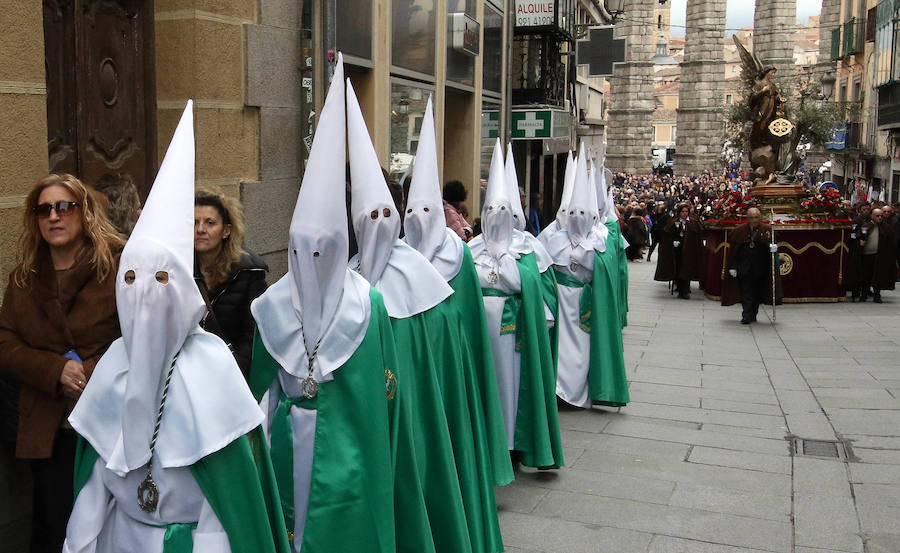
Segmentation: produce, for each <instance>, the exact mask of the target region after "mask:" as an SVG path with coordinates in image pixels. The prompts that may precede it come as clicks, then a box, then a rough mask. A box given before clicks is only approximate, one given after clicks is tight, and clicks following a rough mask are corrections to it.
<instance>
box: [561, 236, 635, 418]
mask: <svg viewBox="0 0 900 553" xmlns="http://www.w3.org/2000/svg"><path fill="white" fill-rule="evenodd" d="M607 244H609V242H607ZM618 276H619V268H618V261H617V259H616V254H615V252H614V251H613V249H612V248H607V249H606V251H604V252H598V251H596V250H595V251H594V271H593V277H592V280H591V282H588V283H583V282H581V281H580V280H578V279H577V278H574V277H572V276H569V275H567V274H565V273H558V274H557V279H558V280H559V284H560V285H561V286H568V287H571V288H581V289H582V292H581V299H580V302H579V303H580V312H581V318H580V319H581V323H580V324H579V326H580V328H581V330H583V331H584V332H586V333H587V334H589V335H590V348H591V351H590V365H589V369H588V396H589V397H590V399H591V403H593V404H594V405H606V406H610V407H623V406H624V405H626V404H627V403H628V402H629V401H630V396H629V393H628V380H627V378H626V376H625V355H624V348H623V344H622V327H621V320H622V318H621V316H620V315H619V310H618V304H619V301H618V294H619V289H618V282H619V279H618Z"/></svg>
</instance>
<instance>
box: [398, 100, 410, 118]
mask: <svg viewBox="0 0 900 553" xmlns="http://www.w3.org/2000/svg"><path fill="white" fill-rule="evenodd" d="M397 111H399V112H400V115H408V114H409V99H408V98H407V97H406V96H404V97H402V98H400V102H399V103H398V110H397Z"/></svg>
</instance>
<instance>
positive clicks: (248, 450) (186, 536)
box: [74, 428, 291, 553]
mask: <svg viewBox="0 0 900 553" xmlns="http://www.w3.org/2000/svg"><path fill="white" fill-rule="evenodd" d="M99 457H100V456H99V455H98V454H97V452H96V451H95V450H94V448H93V447H91V445H90V444H89V443H88V442H87V441H86V440H84V439H79V441H78V449H77V451H76V453H75V474H74V483H75V497H76V498H77V497H78V494H79V492H81V489H82V488H83V487H84V486H85V484H87V482H88V479H89V478H90V476H91V472H92V471H93V468H94V465H95V463H96V462H97V459H99ZM190 471H191V474H192V475H193V476H194V479H195V480H196V481H197V484H198V485H199V486H200V490H201V491H202V492H203V496H204V497H205V498H206V501H207V502H208V503H209V505H210V507H212V510H213V512H214V513H215V514H216V517H217V518H218V519H219V522H220V523H221V524H222V527H223V528H224V529H225V533H226V534H227V535H228V543H229V545H230V547H231V551H232V553H257V552H260V553H290V551H291V548H290V544H289V543H288V537H287V531H286V530H285V527H284V519H283V518H282V516H281V509H280V507H279V498H278V491H277V488H276V485H275V475H274V472H273V470H272V462H271V460H270V459H269V450H268V448H267V447H266V446H265V444H264V440H263V437H262V433H261V431H260V429H259V428H256V429H255V430H253V431H252V432H250V433H248V434H245V435H244V436H241V437H240V438H238V439H236V440H235V441H233V442H231V443H230V444H228V445H227V446H225V447H224V448H222V449H220V450H219V451H217V452H215V453H211V454H209V455H207V456H206V457H204V458H203V459H200V460H199V461H197V462H196V463H194V464H193V465H191V466H190ZM235 498H240V501H235ZM190 530H191V526H190V525H188V524H172V525H169V527H168V528H167V531H166V537H165V545H164V548H165V549H164V550H165V552H166V553H189V552H190V551H191V550H192V549H193V541H192V539H191V533H190Z"/></svg>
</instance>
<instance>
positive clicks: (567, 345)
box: [551, 150, 628, 408]
mask: <svg viewBox="0 0 900 553" xmlns="http://www.w3.org/2000/svg"><path fill="white" fill-rule="evenodd" d="M596 173H597V170H596V169H594V171H593V172H592V174H593V175H596ZM597 210H598V201H597V187H596V184H595V182H593V180H592V178H591V177H589V175H588V173H587V160H586V155H585V152H584V150H582V152H581V153H580V155H579V156H578V163H577V165H576V170H575V184H574V187H573V190H572V198H571V200H570V202H569V206H568V213H567V217H568V225H567V228H566V229H564V230H563V231H561V232H560V234H566V235H568V241H567V243H563V241H562V240H560V237H559V236H556V237H554V239H553V240H552V242H551V243H552V244H555V245H561V246H562V247H561V248H560V249H559V250H554V253H555V255H556V257H557V265H556V267H555V271H556V278H557V283H558V287H559V319H558V324H559V327H560V332H559V359H558V365H557V385H556V393H557V395H558V396H559V397H560V398H561V399H563V400H564V401H566V402H568V403H570V404H572V405H577V406H579V407H585V408H589V407H590V406H591V404H592V403H602V404H605V405H613V406H621V405H624V404H626V403H627V402H628V390H627V382H626V380H625V365H624V359H623V348H622V332H621V325H620V323H621V316H620V313H619V302H618V297H617V296H618V292H619V288H620V286H619V278H618V277H619V275H618V272H619V271H618V259H617V255H616V251H615V250H611V251H608V250H607V249H606V237H607V236H608V235H609V229H608V228H606V227H605V226H603V225H600V224H598V223H599V215H598V211H597ZM616 224H618V223H616Z"/></svg>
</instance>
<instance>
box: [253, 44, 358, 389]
mask: <svg viewBox="0 0 900 553" xmlns="http://www.w3.org/2000/svg"><path fill="white" fill-rule="evenodd" d="M343 72H344V66H343V61H342V57H341V56H340V55H339V56H338V63H337V66H336V67H335V73H334V77H333V79H332V84H331V87H330V88H329V91H328V96H327V98H326V101H325V105H324V107H323V108H322V114H321V116H320V117H319V124H318V130H317V132H316V136H315V140H314V141H313V146H312V149H311V151H310V156H309V161H308V162H307V166H306V171H305V172H304V174H303V183H302V186H301V187H300V193H299V195H298V197H297V204H296V207H295V208H294V216H293V218H292V219H291V227H290V231H289V237H288V272H287V275H285V276H284V277H283V278H282V279H281V280H279V281H278V282H277V283H275V284H274V285H272V287H271V288H269V289H268V290H267V291H266V293H265V294H263V296H261V297H260V299H259V300H257V301H255V302H254V303H253V306H252V311H253V316H254V318H255V319H256V321H257V325H258V328H259V333H260V337H261V338H262V340H263V343H264V344H265V345H266V349H267V350H268V351H269V353H270V354H271V355H272V356H273V357H274V358H275V359H276V360H277V361H278V362H279V363H280V364H281V365H282V367H284V369H285V370H286V371H287V372H288V373H290V374H292V375H293V376H296V377H297V378H300V379H303V378H306V377H307V376H308V372H309V363H308V355H307V352H310V351H313V350H314V349H315V348H316V346H317V345H319V348H320V349H319V352H320V353H319V355H318V356H317V357H316V359H315V362H314V363H313V369H314V375H313V376H314V378H315V379H316V380H317V381H322V380H327V379H328V375H329V374H330V373H331V371H333V370H335V369H336V368H337V367H340V366H341V365H342V364H343V363H344V362H345V361H346V360H347V359H349V357H350V356H351V355H352V354H353V352H354V351H355V350H356V346H358V345H359V343H360V342H361V341H362V338H363V335H364V334H365V328H366V326H367V324H368V318H369V308H370V305H369V293H368V286H367V285H365V283H363V282H357V280H356V279H353V278H352V275H350V274H349V272H348V270H347V256H348V250H349V236H348V230H347V225H346V220H347V206H346V202H345V199H344V187H343V179H344V173H345V166H346V150H345V130H344V129H345V125H344V75H343ZM288 300H289V302H290V306H291V308H292V309H290V310H288V309H285V305H286V304H287V302H288ZM339 305H340V306H341V309H340V315H341V317H340V318H341V323H340V324H339V325H338V326H339V327H340V328H339V329H338V330H337V331H336V332H329V331H330V330H332V329H331V328H330V325H332V322H333V321H334V319H335V316H336V315H337V313H338V306H339ZM326 335H327V338H325V337H326ZM338 345H339V346H340V347H336V346H338Z"/></svg>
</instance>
